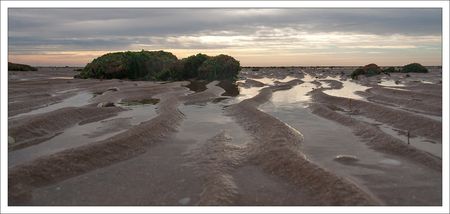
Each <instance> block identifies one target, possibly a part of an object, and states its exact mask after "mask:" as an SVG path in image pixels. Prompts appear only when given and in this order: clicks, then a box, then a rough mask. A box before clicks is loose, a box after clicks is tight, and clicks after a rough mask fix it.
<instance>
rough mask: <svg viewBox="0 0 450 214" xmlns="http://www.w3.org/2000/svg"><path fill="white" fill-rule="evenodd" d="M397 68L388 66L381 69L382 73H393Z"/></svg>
mask: <svg viewBox="0 0 450 214" xmlns="http://www.w3.org/2000/svg"><path fill="white" fill-rule="evenodd" d="M395 72H397V70H396V69H395V68H394V67H388V68H385V69H383V73H395Z"/></svg>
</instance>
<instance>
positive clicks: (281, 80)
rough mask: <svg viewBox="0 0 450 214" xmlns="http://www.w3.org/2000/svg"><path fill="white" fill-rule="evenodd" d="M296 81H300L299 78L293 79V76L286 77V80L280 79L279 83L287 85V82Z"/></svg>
mask: <svg viewBox="0 0 450 214" xmlns="http://www.w3.org/2000/svg"><path fill="white" fill-rule="evenodd" d="M296 79H298V78H296V77H293V76H286V77H285V78H284V79H279V80H278V82H283V83H286V82H289V81H292V80H296Z"/></svg>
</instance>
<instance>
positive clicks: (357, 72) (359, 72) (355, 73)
mask: <svg viewBox="0 0 450 214" xmlns="http://www.w3.org/2000/svg"><path fill="white" fill-rule="evenodd" d="M361 74H364V70H363V69H362V68H357V69H356V70H354V71H353V72H352V73H351V74H350V76H351V77H352V79H358V76H359V75H361Z"/></svg>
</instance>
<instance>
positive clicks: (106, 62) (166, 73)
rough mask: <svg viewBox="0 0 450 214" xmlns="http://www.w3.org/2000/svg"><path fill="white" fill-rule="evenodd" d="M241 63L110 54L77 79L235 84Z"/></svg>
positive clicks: (153, 54)
mask: <svg viewBox="0 0 450 214" xmlns="http://www.w3.org/2000/svg"><path fill="white" fill-rule="evenodd" d="M240 69H241V66H240V63H239V61H237V60H236V59H234V58H233V57H231V56H228V55H224V54H221V55H218V56H208V55H206V54H201V53H199V54H197V55H192V56H189V57H187V58H184V59H181V60H179V59H178V58H177V57H176V56H175V55H173V54H172V53H170V52H166V51H145V50H142V51H138V52H131V51H126V52H115V53H108V54H105V55H103V56H100V57H98V58H96V59H94V60H93V61H92V62H91V63H88V64H87V65H86V67H84V68H83V69H82V70H81V72H80V74H77V75H76V76H75V77H77V78H98V79H113V78H117V79H130V80H162V81H167V80H170V81H177V80H187V79H192V78H195V79H204V80H225V79H227V80H236V79H237V75H238V74H239V71H240Z"/></svg>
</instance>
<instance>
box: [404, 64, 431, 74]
mask: <svg viewBox="0 0 450 214" xmlns="http://www.w3.org/2000/svg"><path fill="white" fill-rule="evenodd" d="M402 72H403V73H428V69H427V68H425V67H424V66H423V65H421V64H419V63H411V64H408V65H405V66H403V68H402Z"/></svg>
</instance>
